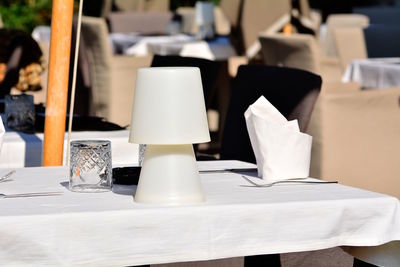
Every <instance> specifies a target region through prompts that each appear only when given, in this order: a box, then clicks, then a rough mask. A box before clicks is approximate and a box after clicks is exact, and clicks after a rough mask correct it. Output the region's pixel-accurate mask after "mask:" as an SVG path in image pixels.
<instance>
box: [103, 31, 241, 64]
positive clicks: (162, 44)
mask: <svg viewBox="0 0 400 267" xmlns="http://www.w3.org/2000/svg"><path fill="white" fill-rule="evenodd" d="M110 40H111V43H112V44H113V47H114V51H118V50H120V52H122V53H123V54H126V55H135V56H145V55H147V54H159V55H180V56H185V57H198V58H204V59H208V60H227V59H228V58H229V57H232V56H235V55H236V52H235V50H234V48H233V47H232V46H231V45H230V44H229V42H205V41H202V40H197V39H196V38H195V37H193V36H189V35H185V34H178V35H171V36H140V35H138V34H135V33H111V34H110Z"/></svg>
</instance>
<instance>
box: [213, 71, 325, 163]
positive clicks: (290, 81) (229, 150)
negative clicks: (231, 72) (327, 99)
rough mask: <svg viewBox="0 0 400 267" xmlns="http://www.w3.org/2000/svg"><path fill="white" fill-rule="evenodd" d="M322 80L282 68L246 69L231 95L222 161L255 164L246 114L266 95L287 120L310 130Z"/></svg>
mask: <svg viewBox="0 0 400 267" xmlns="http://www.w3.org/2000/svg"><path fill="white" fill-rule="evenodd" d="M321 83H322V80H321V77H320V76H318V75H315V74H313V73H310V72H307V71H303V70H298V69H292V68H283V67H274V66H265V65H243V66H240V67H239V70H238V74H237V76H236V78H235V79H234V80H233V85H232V95H231V100H230V104H229V109H228V113H227V116H226V121H225V128H224V132H223V137H222V143H221V155H220V156H221V159H236V160H243V161H247V162H253V163H255V157H254V153H253V150H252V148H251V144H250V139H249V136H248V133H247V128H246V122H245V118H244V112H245V111H246V109H247V108H248V106H249V105H251V104H253V103H254V102H255V101H256V100H257V99H258V98H259V97H260V96H261V95H264V96H265V98H267V100H268V101H270V102H271V103H272V104H273V105H274V106H275V107H276V108H277V109H278V110H279V111H280V112H281V113H282V114H283V115H284V116H285V117H286V118H287V119H289V120H293V119H297V120H298V122H299V127H300V130H301V131H305V130H306V129H307V126H308V123H309V120H310V117H311V113H312V110H313V107H314V103H315V101H316V99H317V97H318V94H319V91H320V88H321Z"/></svg>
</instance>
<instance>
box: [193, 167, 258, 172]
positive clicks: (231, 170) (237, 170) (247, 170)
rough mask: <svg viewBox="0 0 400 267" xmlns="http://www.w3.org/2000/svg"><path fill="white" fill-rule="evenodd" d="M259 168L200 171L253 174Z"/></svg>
mask: <svg viewBox="0 0 400 267" xmlns="http://www.w3.org/2000/svg"><path fill="white" fill-rule="evenodd" d="M253 171H257V168H242V169H241V168H233V169H219V170H200V171H199V173H224V172H253Z"/></svg>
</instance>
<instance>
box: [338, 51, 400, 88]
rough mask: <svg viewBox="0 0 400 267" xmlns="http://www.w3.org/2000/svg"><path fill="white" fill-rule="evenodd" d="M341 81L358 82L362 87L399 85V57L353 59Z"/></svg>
mask: <svg viewBox="0 0 400 267" xmlns="http://www.w3.org/2000/svg"><path fill="white" fill-rule="evenodd" d="M342 81H343V82H358V83H359V84H360V86H361V87H362V88H364V89H368V88H390V87H400V58H369V59H359V60H353V61H352V62H351V63H350V64H349V65H348V66H347V69H346V72H345V73H344V75H343V79H342Z"/></svg>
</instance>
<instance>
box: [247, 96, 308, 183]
mask: <svg viewBox="0 0 400 267" xmlns="http://www.w3.org/2000/svg"><path fill="white" fill-rule="evenodd" d="M244 116H245V118H246V125H247V130H248V132H249V136H250V141H251V146H252V147H253V151H254V154H255V157H256V161H257V169H258V176H259V177H261V178H263V179H264V180H268V181H271V182H272V181H278V180H283V179H290V178H304V177H308V175H309V170H310V159H311V145H312V137H311V136H310V135H307V134H304V133H301V132H300V129H299V125H298V123H297V120H293V121H287V120H286V118H285V117H284V116H283V115H282V114H281V113H280V112H279V111H278V110H277V109H276V108H275V107H274V106H273V105H272V104H271V103H270V102H269V101H268V100H267V99H266V98H265V97H264V96H261V97H260V98H259V99H258V100H257V101H256V102H254V103H253V104H252V105H250V106H249V108H248V109H247V110H246V112H245V113H244Z"/></svg>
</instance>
